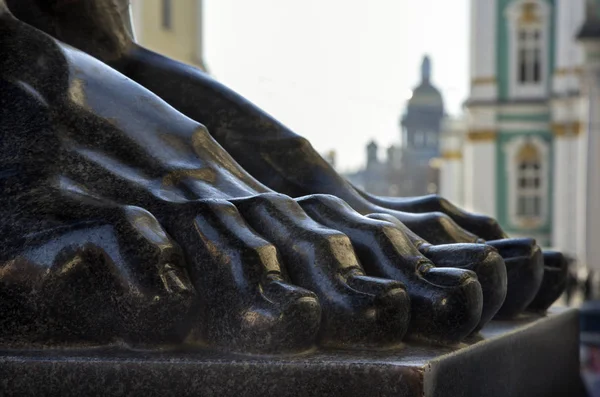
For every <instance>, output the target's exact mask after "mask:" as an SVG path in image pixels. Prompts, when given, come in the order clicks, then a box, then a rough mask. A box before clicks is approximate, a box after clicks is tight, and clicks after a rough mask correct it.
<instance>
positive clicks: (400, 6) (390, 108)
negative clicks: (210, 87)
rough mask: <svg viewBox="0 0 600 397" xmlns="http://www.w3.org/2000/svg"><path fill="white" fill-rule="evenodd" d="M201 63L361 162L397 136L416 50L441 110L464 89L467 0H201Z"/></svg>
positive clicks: (316, 141) (415, 72)
mask: <svg viewBox="0 0 600 397" xmlns="http://www.w3.org/2000/svg"><path fill="white" fill-rule="evenodd" d="M204 5H205V12H204V37H205V47H204V48H205V62H206V65H207V67H208V69H209V71H210V72H211V73H212V74H213V75H214V76H215V77H216V78H217V79H218V80H219V81H221V82H223V83H224V84H226V85H228V86H229V87H230V88H232V89H234V90H236V91H237V92H238V93H240V94H242V95H244V96H245V97H246V98H247V99H249V100H251V101H252V102H254V103H255V104H256V105H258V106H259V107H261V108H262V109H263V110H265V111H267V112H268V113H269V114H271V115H273V116H274V117H275V118H277V119H278V120H280V121H281V122H283V123H284V124H286V125H287V126H288V127H290V128H291V129H292V130H293V131H294V132H296V133H298V134H300V135H302V136H304V137H306V138H308V139H309V140H310V141H311V143H312V144H313V146H314V147H315V148H316V149H317V150H318V151H319V152H320V153H326V152H328V151H329V150H332V149H334V150H335V151H336V154H337V156H336V167H337V168H338V169H339V170H342V171H350V170H355V169H358V168H360V167H361V166H363V165H364V163H365V161H366V153H365V145H366V144H367V143H368V142H370V141H371V140H375V141H376V142H377V143H378V144H379V146H380V156H384V153H385V148H387V147H388V146H389V145H390V144H398V143H399V142H400V130H399V126H398V121H399V119H400V117H401V114H402V113H403V111H404V107H405V104H406V101H407V99H408V98H410V95H411V90H412V89H413V88H414V87H415V86H416V85H417V84H418V82H419V80H420V65H421V60H422V57H423V55H424V54H429V55H430V56H431V58H432V63H433V73H432V80H433V83H434V84H435V85H436V86H437V87H438V88H439V89H440V90H441V91H442V93H443V95H444V98H445V102H446V107H447V112H448V113H449V114H451V115H458V114H460V112H461V108H462V103H463V102H464V100H465V99H466V97H467V95H468V78H469V77H468V76H469V50H468V49H469V20H470V17H469V0H368V1H366V0H361V1H359V0H251V1H248V0H205V1H204Z"/></svg>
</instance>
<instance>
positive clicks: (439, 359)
mask: <svg viewBox="0 0 600 397" xmlns="http://www.w3.org/2000/svg"><path fill="white" fill-rule="evenodd" d="M578 339H579V338H578V317H577V311H576V310H572V309H554V310H551V311H550V313H549V314H548V316H546V317H541V316H533V315H531V316H529V317H522V318H520V319H518V320H516V321H506V322H501V321H494V322H492V323H490V324H489V325H488V326H487V327H485V328H484V329H483V331H482V332H481V333H480V335H478V336H477V337H473V338H471V340H469V341H467V343H463V344H461V345H457V346H453V347H440V346H438V347H434V346H428V345H426V344H419V343H418V342H409V343H407V344H406V345H405V346H400V347H398V348H397V349H394V350H387V351H361V352H356V351H313V352H309V353H305V354H302V355H296V356H241V355H233V354H224V353H219V352H214V351H208V350H204V349H200V348H194V349H188V350H187V351H169V352H166V351H163V352H144V351H130V350H126V349H122V348H117V347H113V348H109V349H107V348H104V349H79V350H68V351H66V350H61V351H56V350H38V351H3V352H1V353H0V389H1V390H0V395H2V396H8V395H19V396H21V395H32V396H33V395H35V396H41V395H62V396H67V395H69V396H83V395H115V396H132V395H141V396H145V397H151V396H165V395H176V396H179V397H183V396H315V395H330V396H348V397H349V396H407V397H408V396H411V397H413V396H415V397H416V396H419V397H421V396H426V397H433V396H436V397H442V396H452V397H459V396H487V397H492V396H502V397H507V396H510V397H517V396H528V397H531V396H580V395H581V384H580V380H579V362H578V351H579V350H578V349H579V340H578Z"/></svg>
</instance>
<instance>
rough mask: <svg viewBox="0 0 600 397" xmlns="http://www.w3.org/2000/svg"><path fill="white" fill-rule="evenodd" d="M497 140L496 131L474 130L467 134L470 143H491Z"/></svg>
mask: <svg viewBox="0 0 600 397" xmlns="http://www.w3.org/2000/svg"><path fill="white" fill-rule="evenodd" d="M494 140H496V131H493V130H473V131H469V132H468V133H467V141H469V142H489V141H494Z"/></svg>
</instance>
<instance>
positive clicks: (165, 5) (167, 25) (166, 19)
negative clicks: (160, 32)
mask: <svg viewBox="0 0 600 397" xmlns="http://www.w3.org/2000/svg"><path fill="white" fill-rule="evenodd" d="M171 6H172V4H171V0H162V27H163V29H166V30H171V23H172V20H171Z"/></svg>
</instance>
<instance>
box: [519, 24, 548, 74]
mask: <svg viewBox="0 0 600 397" xmlns="http://www.w3.org/2000/svg"><path fill="white" fill-rule="evenodd" d="M541 36H542V33H541V30H540V28H539V27H535V26H522V27H520V28H519V37H518V47H519V48H518V50H517V70H518V77H517V78H518V81H519V83H520V84H536V85H537V84H540V83H541V81H542V41H541Z"/></svg>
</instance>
